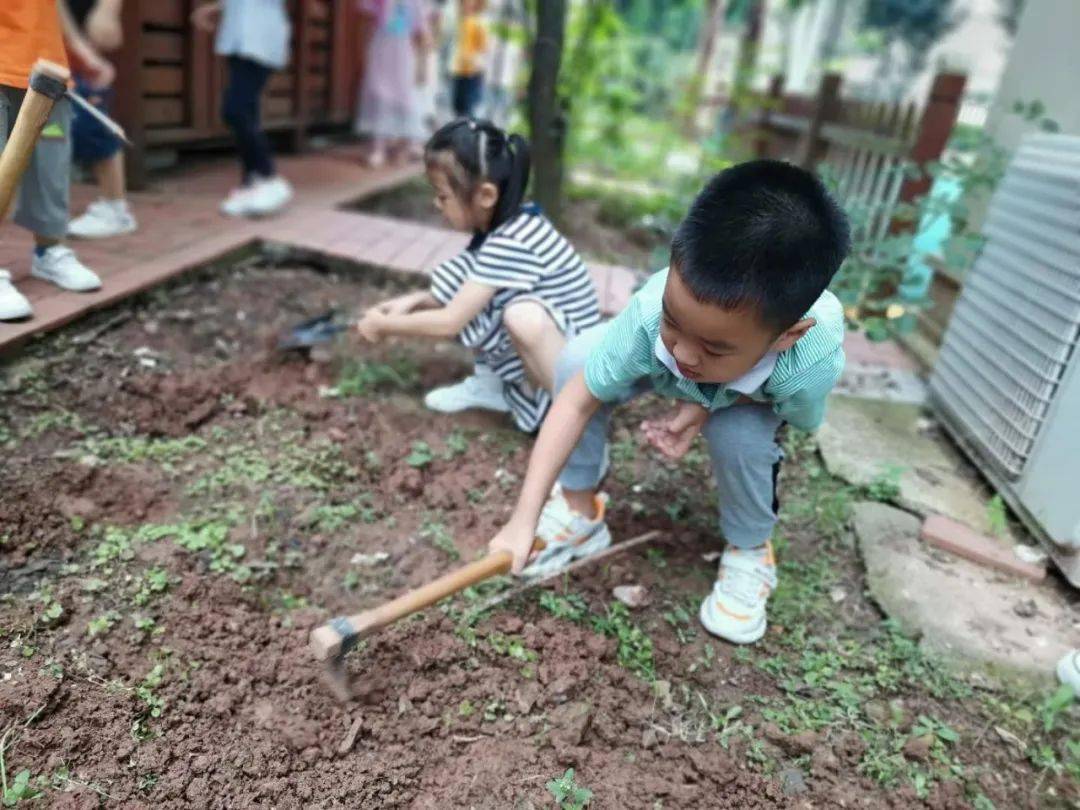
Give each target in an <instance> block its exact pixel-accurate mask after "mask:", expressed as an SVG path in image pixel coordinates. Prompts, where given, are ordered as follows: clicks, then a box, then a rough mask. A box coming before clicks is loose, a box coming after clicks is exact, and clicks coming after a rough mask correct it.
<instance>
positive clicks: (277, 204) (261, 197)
mask: <svg viewBox="0 0 1080 810" xmlns="http://www.w3.org/2000/svg"><path fill="white" fill-rule="evenodd" d="M292 196H293V190H292V186H291V185H289V181H287V180H286V179H285V178H284V177H271V178H270V179H268V180H256V181H255V185H253V186H252V187H251V189H250V190H249V191H248V194H247V197H246V204H247V215H248V216H252V217H265V216H269V215H270V214H276V213H277V212H278V211H280V210H281V209H282V208H284V207H285V206H286V205H287V204H288V202H289V200H291V199H292Z"/></svg>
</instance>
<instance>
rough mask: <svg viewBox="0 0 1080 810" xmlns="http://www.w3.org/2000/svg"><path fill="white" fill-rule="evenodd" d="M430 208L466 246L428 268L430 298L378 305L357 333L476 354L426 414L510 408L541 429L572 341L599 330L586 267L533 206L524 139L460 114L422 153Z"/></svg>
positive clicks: (520, 421)
mask: <svg viewBox="0 0 1080 810" xmlns="http://www.w3.org/2000/svg"><path fill="white" fill-rule="evenodd" d="M424 161H425V163H426V165H427V176H428V180H429V182H430V183H431V185H432V187H433V188H434V190H435V205H436V206H437V207H438V209H439V210H440V211H441V212H442V214H443V216H445V217H446V219H447V221H448V222H449V223H450V224H451V225H452V226H453V227H454V228H456V229H457V230H461V231H467V232H470V233H472V234H473V239H472V242H471V243H470V245H469V247H468V249H466V250H465V252H464V253H462V254H461V255H459V256H455V257H454V258H452V259H450V260H448V261H446V262H444V263H443V264H441V265H439V266H438V267H436V268H435V271H434V273H433V278H432V283H431V289H430V291H421V292H416V293H409V294H407V295H403V296H400V297H398V298H394V299H391V300H389V301H385V302H383V303H382V304H380V305H379V306H377V307H375V308H373V309H371V310H369V311H368V312H367V313H365V315H364V317H363V319H362V320H361V321H360V322H359V324H357V327H356V328H357V331H359V333H360V334H361V335H362V336H363V337H364V338H366V339H367V340H369V341H371V342H375V341H378V340H382V339H383V338H386V337H389V336H391V335H414V336H421V337H431V338H443V339H448V338H452V337H455V336H457V337H458V338H459V339H460V340H461V342H462V343H463V344H464V345H465V346H467V347H468V348H470V349H473V350H474V351H475V352H476V357H477V373H476V374H475V375H474V376H472V377H469V378H468V379H467V380H465V381H464V382H462V383H459V384H457V385H454V386H450V387H448V388H443V389H437V390H435V391H432V392H431V393H430V394H428V396H427V398H426V399H425V403H426V404H427V405H428V407H430V408H432V409H433V410H437V411H443V412H448V413H449V412H455V411H461V410H465V409H466V408H486V409H488V410H494V411H500V412H504V413H505V412H510V413H511V414H512V415H513V418H514V421H515V423H516V424H517V426H518V427H519V428H520V429H521V430H523V431H526V432H530V433H531V432H532V431H534V430H536V429H537V428H538V427H539V425H540V422H541V421H542V420H543V418H544V415H545V414H546V413H547V409H548V406H549V405H550V404H551V391H552V390H553V386H554V383H555V361H556V359H557V358H558V356H559V351H560V350H561V349H562V347H563V345H564V344H565V342H566V340H567V339H568V338H572V337H574V336H575V335H577V334H578V333H579V332H581V330H583V329H587V328H588V327H590V326H593V325H594V324H596V323H598V322H599V320H600V310H599V305H598V302H597V299H596V291H595V290H594V289H593V285H592V279H591V278H590V277H589V273H588V270H586V268H585V265H584V263H583V262H582V261H581V259H580V257H579V256H578V254H577V253H576V252H575V251H574V248H573V247H572V246H571V245H570V243H569V242H567V241H566V239H564V238H563V237H562V236H561V235H560V234H559V232H558V231H556V230H555V228H554V227H553V226H552V224H551V223H550V222H549V221H548V220H547V219H546V218H545V217H544V216H543V215H542V214H541V213H540V212H539V210H538V209H536V208H535V207H534V206H530V205H523V202H524V197H525V188H526V186H527V185H528V182H529V153H528V145H527V144H526V143H525V140H524V139H523V138H521V137H520V136H518V135H510V136H509V137H508V136H507V135H506V133H505V132H503V131H502V130H501V129H499V128H498V127H496V126H494V125H493V124H491V123H490V122H486V121H473V120H472V119H461V120H457V121H453V122H451V123H449V124H447V125H446V126H444V127H442V128H441V129H440V130H439V131H438V132H436V133H435V134H434V135H433V136H432V138H431V140H430V141H429V142H428V144H427V148H426V149H425V152H424Z"/></svg>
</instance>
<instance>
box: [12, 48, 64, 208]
mask: <svg viewBox="0 0 1080 810" xmlns="http://www.w3.org/2000/svg"><path fill="white" fill-rule="evenodd" d="M70 79H71V74H70V73H69V72H68V70H67V68H64V67H61V66H60V65H58V64H56V63H55V62H50V61H48V60H46V59H39V60H38V61H37V62H36V63H35V64H34V69H33V71H32V72H31V73H30V88H29V89H28V90H27V91H26V97H25V98H24V99H23V103H22V106H21V107H20V108H19V117H18V118H16V119H15V127H14V129H12V131H11V137H10V138H8V141H7V146H5V147H4V151H3V152H0V222H2V221H3V220H4V218H5V217H6V216H7V212H8V208H9V207H10V206H11V200H12V198H13V197H14V196H15V190H16V189H17V188H18V187H19V181H20V180H22V176H23V173H24V172H25V171H26V167H27V166H28V165H30V156H31V155H33V153H34V145H35V144H36V143H37V139H38V136H39V135H40V134H41V130H42V129H43V128H44V127H45V122H46V121H48V120H49V115H51V114H52V109H53V105H54V104H56V102H57V100H59V99H60V98H62V97H63V95H64V93H65V92H66V91H67V83H68V81H70Z"/></svg>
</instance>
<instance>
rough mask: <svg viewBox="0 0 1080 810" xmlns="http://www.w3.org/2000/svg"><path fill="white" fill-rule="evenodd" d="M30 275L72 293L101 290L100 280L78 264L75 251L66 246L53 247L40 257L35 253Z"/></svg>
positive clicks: (82, 265) (89, 270) (88, 269)
mask: <svg viewBox="0 0 1080 810" xmlns="http://www.w3.org/2000/svg"><path fill="white" fill-rule="evenodd" d="M30 275H32V276H33V277H34V278H40V279H42V280H44V281H50V282H52V283H53V284H55V285H56V286H57V287H61V288H63V289H65V290H71V291H72V292H93V291H94V290H98V289H100V288H101V279H100V278H98V277H97V274H96V273H95V272H94V271H93V270H91V269H90V268H89V267H87V266H86V265H84V264H83V263H82V262H80V261H79V257H78V256H76V255H75V251H74V250H72V249H71V248H69V247H68V246H67V245H53V246H52V247H50V248H48V249H47V250H46V251H45V252H44V253H43V254H42V255H40V256H38V255H37V253H36V252H35V253H34V260H33V261H32V262H31V264H30Z"/></svg>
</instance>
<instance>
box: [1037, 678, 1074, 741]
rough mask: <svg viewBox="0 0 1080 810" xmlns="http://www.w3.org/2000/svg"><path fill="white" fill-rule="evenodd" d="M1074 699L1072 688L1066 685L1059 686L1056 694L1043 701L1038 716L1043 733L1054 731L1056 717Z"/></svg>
mask: <svg viewBox="0 0 1080 810" xmlns="http://www.w3.org/2000/svg"><path fill="white" fill-rule="evenodd" d="M1074 697H1075V696H1074V694H1073V690H1072V687H1071V686H1069V685H1068V684H1061V686H1059V687H1058V688H1057V691H1056V692H1054V693H1053V694H1051V695H1050V696H1049V697H1047V698H1046V700H1045V701H1043V703H1042V705H1041V706H1039V716H1040V717H1041V718H1042V722H1043V731H1045V732H1047V733H1049V732H1051V731H1053V730H1054V727H1055V726H1056V725H1057V720H1058V716H1059V715H1060V714H1061V713H1062V712H1063V711H1064V710H1065V709H1067V708H1068V707H1069V706H1071V705H1072V703H1073V700H1074Z"/></svg>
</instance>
